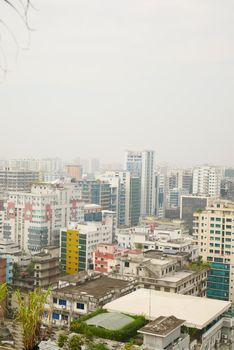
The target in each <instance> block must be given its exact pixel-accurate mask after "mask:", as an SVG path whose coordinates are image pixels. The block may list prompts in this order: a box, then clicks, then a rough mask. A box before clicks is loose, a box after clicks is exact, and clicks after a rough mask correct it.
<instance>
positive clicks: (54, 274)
mask: <svg viewBox="0 0 234 350" xmlns="http://www.w3.org/2000/svg"><path fill="white" fill-rule="evenodd" d="M32 261H33V264H34V286H35V287H39V288H48V287H49V286H53V285H54V284H56V283H57V281H58V278H59V274H60V271H59V258H58V257H53V256H51V255H50V254H48V253H46V252H42V253H39V254H36V255H35V256H34V257H33V260H32Z"/></svg>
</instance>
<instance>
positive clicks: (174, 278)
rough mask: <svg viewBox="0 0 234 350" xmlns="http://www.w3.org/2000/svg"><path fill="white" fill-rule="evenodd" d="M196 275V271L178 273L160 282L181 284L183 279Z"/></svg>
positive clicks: (161, 279) (163, 278)
mask: <svg viewBox="0 0 234 350" xmlns="http://www.w3.org/2000/svg"><path fill="white" fill-rule="evenodd" d="M193 273H194V271H178V272H175V273H174V274H171V275H167V276H165V277H162V278H160V281H163V282H175V283H176V282H179V281H181V280H182V279H184V278H186V277H189V276H191V275H192V274H193Z"/></svg>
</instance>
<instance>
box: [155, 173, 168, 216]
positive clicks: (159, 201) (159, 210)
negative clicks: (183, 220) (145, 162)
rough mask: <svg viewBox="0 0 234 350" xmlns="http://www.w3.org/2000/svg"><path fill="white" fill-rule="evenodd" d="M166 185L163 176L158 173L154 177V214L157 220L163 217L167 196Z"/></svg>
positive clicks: (164, 176)
mask: <svg viewBox="0 0 234 350" xmlns="http://www.w3.org/2000/svg"><path fill="white" fill-rule="evenodd" d="M166 184H167V180H166V175H165V174H160V173H158V174H156V175H155V202H156V205H155V207H156V209H155V214H156V216H157V217H159V218H164V216H165V209H166V195H167V191H166V188H167V187H166Z"/></svg>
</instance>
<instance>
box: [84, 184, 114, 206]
mask: <svg viewBox="0 0 234 350" xmlns="http://www.w3.org/2000/svg"><path fill="white" fill-rule="evenodd" d="M77 185H78V187H79V188H80V189H81V195H82V200H83V201H84V202H85V203H88V204H98V205H101V207H102V210H111V188H110V184H109V183H107V182H103V181H100V180H79V181H78V182H77Z"/></svg>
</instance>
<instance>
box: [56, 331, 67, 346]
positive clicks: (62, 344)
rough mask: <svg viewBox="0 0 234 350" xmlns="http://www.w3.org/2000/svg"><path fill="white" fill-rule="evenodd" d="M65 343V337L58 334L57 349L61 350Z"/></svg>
mask: <svg viewBox="0 0 234 350" xmlns="http://www.w3.org/2000/svg"><path fill="white" fill-rule="evenodd" d="M66 342H67V336H66V335H64V334H59V337H58V347H59V348H62V347H63V346H64V345H65V344H66Z"/></svg>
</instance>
